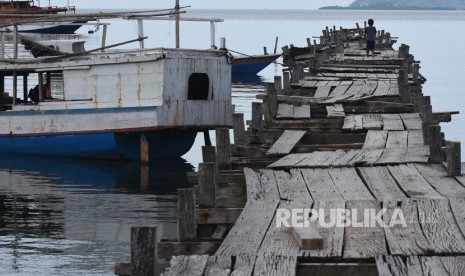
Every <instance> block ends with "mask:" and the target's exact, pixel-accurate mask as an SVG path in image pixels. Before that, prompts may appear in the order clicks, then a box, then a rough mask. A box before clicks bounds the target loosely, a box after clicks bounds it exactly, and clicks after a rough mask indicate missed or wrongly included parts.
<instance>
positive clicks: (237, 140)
mask: <svg viewBox="0 0 465 276" xmlns="http://www.w3.org/2000/svg"><path fill="white" fill-rule="evenodd" d="M233 129H234V144H236V145H245V124H244V114H243V113H235V114H233Z"/></svg>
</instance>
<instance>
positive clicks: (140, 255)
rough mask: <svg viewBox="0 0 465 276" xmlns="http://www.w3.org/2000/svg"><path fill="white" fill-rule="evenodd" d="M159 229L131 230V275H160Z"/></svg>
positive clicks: (133, 228) (142, 228)
mask: <svg viewBox="0 0 465 276" xmlns="http://www.w3.org/2000/svg"><path fill="white" fill-rule="evenodd" d="M157 242H158V240H157V227H132V228H131V275H132V276H146V275H159V269H158V253H157V252H158V248H157Z"/></svg>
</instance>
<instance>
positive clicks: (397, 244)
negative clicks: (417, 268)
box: [383, 198, 432, 256]
mask: <svg viewBox="0 0 465 276" xmlns="http://www.w3.org/2000/svg"><path fill="white" fill-rule="evenodd" d="M400 200H401V198H399V199H393V200H388V201H384V202H383V208H384V209H385V210H386V212H385V213H384V215H383V221H384V223H385V224H386V226H388V227H385V228H384V232H385V235H386V242H387V244H388V248H389V251H390V254H392V255H402V256H405V255H423V254H427V253H428V252H430V251H431V248H432V246H431V245H430V243H429V242H428V240H427V239H426V238H425V236H424V235H423V233H422V230H421V226H420V218H419V216H418V211H417V203H416V201H414V200H411V199H403V200H402V201H400ZM402 220H403V222H402Z"/></svg>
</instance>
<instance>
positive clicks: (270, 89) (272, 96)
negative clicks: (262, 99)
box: [265, 83, 278, 120]
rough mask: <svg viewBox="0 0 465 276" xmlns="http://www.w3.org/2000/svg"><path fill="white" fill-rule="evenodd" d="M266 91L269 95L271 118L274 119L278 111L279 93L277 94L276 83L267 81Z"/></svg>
mask: <svg viewBox="0 0 465 276" xmlns="http://www.w3.org/2000/svg"><path fill="white" fill-rule="evenodd" d="M265 88H266V92H267V94H268V96H269V99H268V102H269V106H268V108H269V112H270V118H271V120H273V119H274V118H275V117H276V113H277V112H278V95H277V94H276V89H275V84H274V83H265Z"/></svg>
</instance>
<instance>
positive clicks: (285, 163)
mask: <svg viewBox="0 0 465 276" xmlns="http://www.w3.org/2000/svg"><path fill="white" fill-rule="evenodd" d="M308 155H309V154H308V153H293V154H289V155H286V156H284V157H283V158H281V159H279V160H278V161H276V162H274V163H273V164H271V165H269V166H268V167H270V168H289V167H297V166H298V165H299V164H300V163H301V162H302V161H303V160H305V159H306V158H307V157H308Z"/></svg>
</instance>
